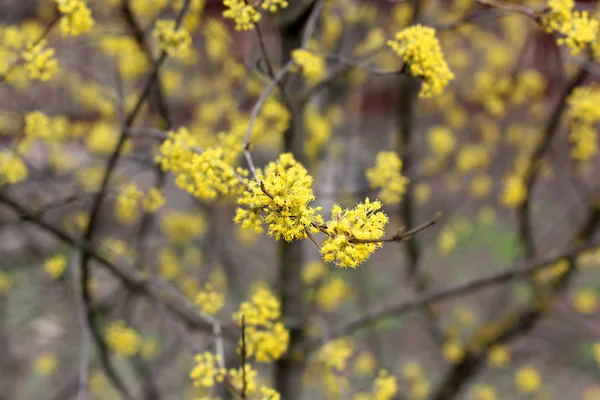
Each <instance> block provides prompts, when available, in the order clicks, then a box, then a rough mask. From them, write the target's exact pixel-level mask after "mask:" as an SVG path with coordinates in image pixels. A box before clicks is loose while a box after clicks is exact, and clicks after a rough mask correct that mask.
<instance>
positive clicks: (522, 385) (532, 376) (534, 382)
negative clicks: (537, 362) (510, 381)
mask: <svg viewBox="0 0 600 400" xmlns="http://www.w3.org/2000/svg"><path fill="white" fill-rule="evenodd" d="M515 385H516V386H517V389H518V390H519V391H520V392H521V393H525V394H532V393H536V392H537V391H539V390H540V386H541V385H542V377H541V376H540V374H539V372H538V371H537V369H535V368H534V367H533V366H531V365H526V366H524V367H522V368H520V369H519V370H518V371H517V373H516V374H515Z"/></svg>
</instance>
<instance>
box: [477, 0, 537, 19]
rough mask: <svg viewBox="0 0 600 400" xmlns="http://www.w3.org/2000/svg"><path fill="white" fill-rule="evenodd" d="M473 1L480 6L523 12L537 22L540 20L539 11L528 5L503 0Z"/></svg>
mask: <svg viewBox="0 0 600 400" xmlns="http://www.w3.org/2000/svg"><path fill="white" fill-rule="evenodd" d="M475 1H476V2H477V3H478V4H481V5H482V6H488V7H494V8H499V9H502V10H506V11H510V12H514V13H518V14H523V15H525V16H527V17H529V18H531V19H533V20H534V21H535V22H537V23H539V22H540V21H541V12H540V11H536V10H534V9H533V8H530V7H526V6H521V5H518V4H512V3H506V2H504V1H498V0H475Z"/></svg>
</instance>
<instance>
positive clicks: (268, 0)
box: [260, 0, 289, 12]
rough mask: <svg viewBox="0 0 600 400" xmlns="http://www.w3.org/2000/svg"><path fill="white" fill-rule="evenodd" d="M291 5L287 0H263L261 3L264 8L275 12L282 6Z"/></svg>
mask: <svg viewBox="0 0 600 400" xmlns="http://www.w3.org/2000/svg"><path fill="white" fill-rule="evenodd" d="M288 5H289V3H288V2H287V0H263V2H262V4H261V5H260V6H261V7H262V9H263V10H269V11H270V12H275V11H277V10H278V9H280V8H286V7H287V6H288Z"/></svg>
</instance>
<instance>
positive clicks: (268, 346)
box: [233, 287, 290, 362]
mask: <svg viewBox="0 0 600 400" xmlns="http://www.w3.org/2000/svg"><path fill="white" fill-rule="evenodd" d="M242 316H244V321H245V325H246V350H247V353H248V356H249V357H252V356H253V357H255V358H256V361H259V362H272V361H275V360H277V359H279V358H280V357H281V355H282V354H283V353H285V351H286V350H287V348H288V344H289V339H290V336H289V332H288V330H287V329H286V328H285V326H284V325H283V323H282V322H279V318H280V316H281V305H280V303H279V300H278V299H277V297H275V296H274V295H273V293H271V291H270V290H269V289H267V288H266V287H259V288H258V289H257V290H256V292H255V293H254V295H253V296H252V299H251V301H245V302H242V304H240V308H239V310H238V311H237V312H236V313H235V314H234V315H233V318H234V319H235V320H236V322H237V323H238V325H239V326H241V324H242Z"/></svg>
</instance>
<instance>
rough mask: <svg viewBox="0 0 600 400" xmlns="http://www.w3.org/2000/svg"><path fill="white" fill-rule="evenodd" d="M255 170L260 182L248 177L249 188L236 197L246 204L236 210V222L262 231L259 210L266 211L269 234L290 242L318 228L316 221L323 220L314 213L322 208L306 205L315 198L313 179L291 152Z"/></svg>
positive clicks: (242, 203) (239, 202)
mask: <svg viewBox="0 0 600 400" xmlns="http://www.w3.org/2000/svg"><path fill="white" fill-rule="evenodd" d="M257 174H258V179H259V181H260V182H258V181H256V180H253V181H250V182H249V186H248V190H246V191H245V192H244V193H243V194H242V196H241V197H240V198H239V199H238V204H239V205H240V206H245V207H247V208H242V207H239V208H238V209H237V210H236V216H235V222H237V223H241V224H242V227H243V228H247V227H252V228H253V229H254V230H255V231H257V232H262V224H261V222H262V217H261V215H260V213H261V211H262V212H265V213H266V216H265V217H264V222H265V223H266V224H267V225H269V235H271V236H275V238H276V239H277V240H279V239H280V238H281V237H283V238H284V239H285V240H286V241H288V242H291V241H292V240H294V239H304V238H306V237H307V231H310V232H313V233H316V232H318V229H317V228H316V227H315V225H317V224H322V223H323V219H322V217H321V216H320V215H318V214H317V211H319V210H320V209H321V208H320V207H316V208H313V207H310V206H309V204H310V203H311V202H312V201H313V200H314V199H315V196H314V194H313V191H312V181H313V179H312V177H311V176H310V175H309V174H308V172H307V171H306V169H305V168H304V167H303V166H302V165H301V164H299V163H298V162H297V161H296V160H295V159H294V157H293V156H292V155H291V154H289V153H285V154H282V155H280V156H279V159H278V160H277V161H276V162H271V163H269V164H268V165H267V167H266V168H265V170H264V172H262V171H260V170H259V171H257ZM263 188H264V190H263Z"/></svg>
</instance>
